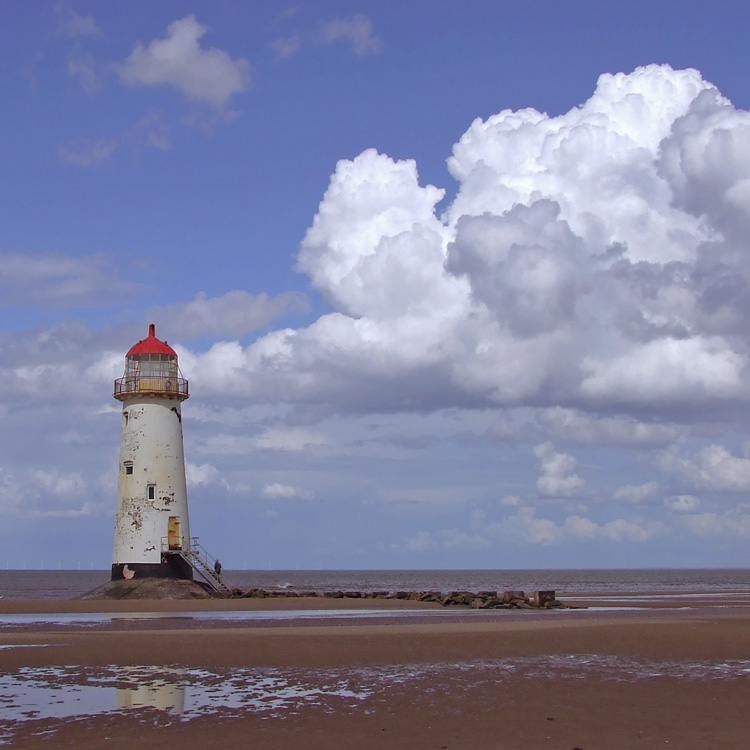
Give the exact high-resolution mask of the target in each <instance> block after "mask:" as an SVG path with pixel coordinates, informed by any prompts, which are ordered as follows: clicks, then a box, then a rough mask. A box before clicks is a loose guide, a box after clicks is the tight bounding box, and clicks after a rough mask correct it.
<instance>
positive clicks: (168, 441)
mask: <svg viewBox="0 0 750 750" xmlns="http://www.w3.org/2000/svg"><path fill="white" fill-rule="evenodd" d="M180 401H181V399H180V398H174V397H170V396H168V395H166V394H165V395H164V396H162V395H157V394H153V395H142V394H138V393H134V394H133V396H132V397H127V398H125V399H124V400H123V404H122V415H123V416H122V439H121V442H120V465H119V478H118V482H117V515H116V517H115V544H114V554H113V557H112V562H113V564H119V563H159V562H161V552H162V544H164V543H165V541H166V539H167V535H168V527H169V518H170V516H176V517H178V518H179V519H180V532H181V537H182V546H183V549H188V548H189V546H190V523H189V520H188V504H187V487H186V483H185V456H184V451H183V445H182V416H181V410H180ZM128 462H132V466H133V473H132V474H128V473H127V465H128ZM149 485H153V486H154V488H155V493H154V494H155V497H154V499H153V500H150V499H149V497H148V494H149V493H148V488H149Z"/></svg>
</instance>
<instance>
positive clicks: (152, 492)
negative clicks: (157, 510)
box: [148, 484, 156, 500]
mask: <svg viewBox="0 0 750 750" xmlns="http://www.w3.org/2000/svg"><path fill="white" fill-rule="evenodd" d="M148 499H149V500H156V485H155V484H150V485H149V486H148Z"/></svg>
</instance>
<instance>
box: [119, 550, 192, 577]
mask: <svg viewBox="0 0 750 750" xmlns="http://www.w3.org/2000/svg"><path fill="white" fill-rule="evenodd" d="M142 578H178V579H180V580H184V581H192V580H193V569H192V567H191V566H190V563H188V561H187V560H185V558H184V557H182V555H178V554H165V555H162V561H161V562H160V563H113V564H112V577H111V580H112V581H132V580H140V579H142Z"/></svg>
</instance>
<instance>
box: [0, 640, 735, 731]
mask: <svg viewBox="0 0 750 750" xmlns="http://www.w3.org/2000/svg"><path fill="white" fill-rule="evenodd" d="M589 676H593V677H597V678H599V679H602V680H608V681H618V682H636V681H641V680H649V679H654V678H657V677H670V678H677V679H687V680H696V679H697V680H726V679H730V680H735V679H747V678H748V677H749V676H750V661H748V660H728V661H723V662H720V663H714V662H708V661H687V662H686V661H655V660H648V659H636V658H632V657H631V658H628V657H621V656H602V655H595V654H575V655H549V656H534V657H515V658H508V659H498V660H492V661H484V660H483V661H471V662H459V663H455V662H454V663H440V664H406V665H388V666H379V667H331V668H325V669H313V668H283V669H282V668H234V669H227V670H217V671H212V670H203V669H189V668H184V669H182V668H176V667H156V666H143V667H114V666H112V667H106V668H92V667H83V666H68V667H44V668H31V667H26V668H23V669H20V670H19V671H18V672H16V673H13V674H6V675H3V676H0V725H2V728H3V729H5V730H8V729H10V728H11V727H12V725H13V724H14V723H17V722H25V721H28V720H36V719H47V718H58V719H65V718H76V717H82V716H92V715H96V714H104V713H111V712H114V711H127V712H131V711H148V710H158V711H160V712H163V713H164V714H166V715H168V716H170V717H173V718H174V719H175V720H178V721H186V720H189V719H191V718H194V717H196V716H199V715H206V714H211V713H216V712H220V711H223V710H226V709H232V710H235V711H237V710H239V711H244V712H247V713H257V714H263V715H265V716H288V715H291V714H294V713H295V712H297V711H300V710H302V709H303V708H305V707H315V708H316V709H319V710H321V711H323V712H331V711H339V710H347V709H351V708H354V707H355V706H361V705H362V704H363V703H366V704H367V705H371V704H372V703H373V702H374V703H378V704H379V703H387V702H388V701H392V700H393V696H394V691H397V690H407V689H408V690H417V691H426V692H429V691H430V690H434V686H435V685H443V686H444V687H446V688H448V687H450V688H451V689H454V688H455V689H458V690H461V689H466V688H468V686H470V685H477V684H479V683H485V684H501V683H504V682H506V681H508V680H509V679H513V678H517V677H520V678H524V679H535V680H549V679H560V678H562V679H580V678H583V677H589ZM1 742H2V740H0V743H1Z"/></svg>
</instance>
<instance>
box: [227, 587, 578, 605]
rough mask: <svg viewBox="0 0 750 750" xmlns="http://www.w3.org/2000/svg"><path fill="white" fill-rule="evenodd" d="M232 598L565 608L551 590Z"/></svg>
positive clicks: (238, 594)
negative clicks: (295, 598) (528, 594)
mask: <svg viewBox="0 0 750 750" xmlns="http://www.w3.org/2000/svg"><path fill="white" fill-rule="evenodd" d="M232 597H233V598H249V599H267V598H269V599H270V598H289V597H305V598H314V597H318V598H321V599H402V600H408V601H414V602H433V603H437V604H442V605H443V606H444V607H469V608H471V609H558V608H563V607H567V605H565V604H563V602H561V601H560V600H559V599H557V598H556V597H555V592H554V591H552V590H546V591H535V592H534V594H533V596H530V597H529V596H526V593H525V592H523V591H504V592H502V593H499V592H497V591H478V592H473V591H449V592H448V593H447V594H443V593H442V592H441V591H290V590H271V591H269V590H267V589H260V588H254V589H248V590H246V591H243V590H242V589H232Z"/></svg>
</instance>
